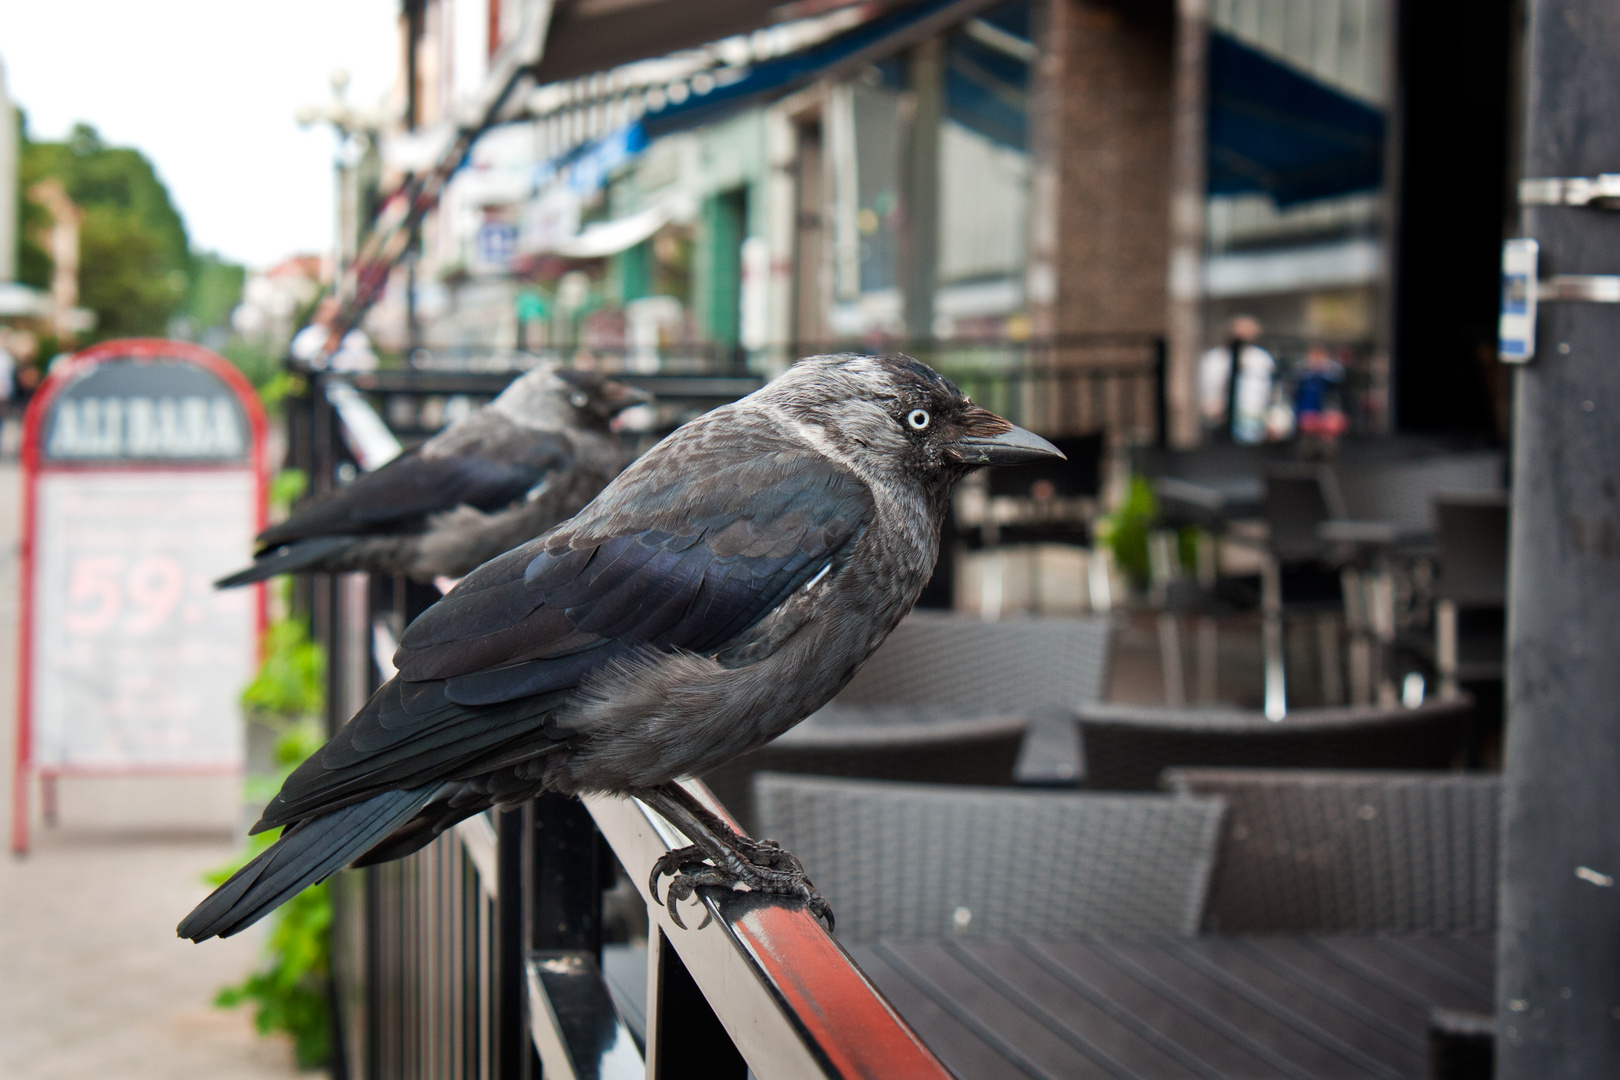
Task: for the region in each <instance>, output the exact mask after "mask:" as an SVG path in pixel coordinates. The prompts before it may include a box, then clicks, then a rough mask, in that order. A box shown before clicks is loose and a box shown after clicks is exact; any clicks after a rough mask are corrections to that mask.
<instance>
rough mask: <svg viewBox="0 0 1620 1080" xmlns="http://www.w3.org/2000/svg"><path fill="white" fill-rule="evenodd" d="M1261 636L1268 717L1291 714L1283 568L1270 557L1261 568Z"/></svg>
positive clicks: (1277, 717) (1273, 717) (1279, 717)
mask: <svg viewBox="0 0 1620 1080" xmlns="http://www.w3.org/2000/svg"><path fill="white" fill-rule="evenodd" d="M1260 618H1261V623H1260V638H1261V645H1262V646H1263V648H1264V651H1265V658H1266V706H1265V710H1266V719H1267V720H1281V719H1282V718H1283V717H1285V716H1287V715H1288V683H1287V676H1286V674H1285V671H1284V667H1283V625H1282V624H1283V613H1282V568H1281V567H1280V566H1279V565H1278V564H1277V560H1276V559H1274V558H1271V557H1269V556H1268V557H1267V559H1266V561H1265V565H1264V566H1263V567H1262V568H1261V571H1260Z"/></svg>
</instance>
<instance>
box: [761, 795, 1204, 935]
mask: <svg viewBox="0 0 1620 1080" xmlns="http://www.w3.org/2000/svg"><path fill="white" fill-rule="evenodd" d="M754 793H755V799H756V800H757V802H758V805H759V814H760V820H761V823H762V825H763V827H764V829H765V832H766V833H768V834H769V835H771V836H773V837H775V838H777V839H778V840H780V841H782V843H783V844H785V845H786V846H787V847H788V848H789V849H790V850H792V851H793V852H794V853H795V854H796V855H798V856H799V858H801V859H802V860H803V861H804V864H805V867H806V869H808V870H809V872H810V876H811V877H812V879H813V880H814V881H815V882H816V884H817V886H818V887H819V888H820V889H821V891H822V892H823V894H824V895H825V896H826V897H827V899H828V901H829V902H830V903H831V904H832V907H833V911H834V912H835V913H836V914H837V916H838V936H839V937H840V938H841V939H843V940H845V941H871V940H874V939H877V938H883V939H887V940H894V939H905V938H910V939H925V938H933V939H938V938H948V937H963V938H974V939H981V940H983V939H1006V938H1010V937H1015V936H1018V935H1024V934H1029V935H1033V936H1036V937H1041V938H1047V939H1051V938H1067V937H1077V936H1081V935H1088V934H1099V935H1108V936H1115V937H1122V936H1123V937H1138V936H1141V937H1146V936H1159V937H1162V936H1187V935H1192V934H1195V933H1197V931H1198V925H1199V921H1200V918H1201V916H1202V914H1203V909H1204V896H1205V892H1206V890H1207V888H1208V881H1209V873H1210V867H1211V864H1212V862H1213V859H1214V853H1215V842H1216V837H1217V835H1218V833H1219V826H1220V819H1221V813H1222V804H1221V802H1220V800H1219V799H1210V798H1179V797H1171V796H1166V795H1089V794H1070V793H1056V792H1021V791H994V790H986V789H983V788H959V787H938V786H932V785H922V784H888V783H873V782H870V781H861V780H830V779H823V778H819V777H794V776H781V775H776V774H772V773H762V774H760V775H759V776H758V777H756V778H755V781H754Z"/></svg>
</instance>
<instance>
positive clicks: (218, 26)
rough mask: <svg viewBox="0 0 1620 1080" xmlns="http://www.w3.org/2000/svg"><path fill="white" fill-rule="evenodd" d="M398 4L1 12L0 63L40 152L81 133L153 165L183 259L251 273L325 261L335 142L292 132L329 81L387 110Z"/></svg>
mask: <svg viewBox="0 0 1620 1080" xmlns="http://www.w3.org/2000/svg"><path fill="white" fill-rule="evenodd" d="M398 11H399V0H273V2H272V0H253V2H249V0H0V61H3V62H4V64H5V71H6V85H7V87H8V89H9V91H10V93H11V97H12V99H13V100H14V101H16V102H17V103H18V104H19V105H21V106H22V108H23V109H24V110H25V111H26V112H27V114H28V124H29V130H30V133H31V134H32V135H33V137H34V138H36V139H58V138H61V137H62V136H64V135H66V134H67V132H68V131H69V129H71V128H72V126H73V124H74V123H75V122H78V121H81V120H82V121H84V122H85V123H88V124H91V125H93V126H94V127H95V128H96V129H97V130H99V131H100V132H101V134H102V137H103V139H105V140H106V141H107V142H109V143H112V144H116V145H121V146H134V147H137V148H139V149H140V150H141V151H143V152H144V153H145V154H146V156H147V157H148V158H150V159H151V160H152V162H153V163H154V164H155V165H156V166H157V171H158V174H159V175H160V176H161V177H162V178H163V180H164V182H165V183H166V184H167V185H168V187H169V194H170V196H171V197H172V198H173V199H174V201H175V205H176V206H178V207H179V210H180V213H181V215H182V216H183V217H184V218H185V222H186V229H187V231H188V232H189V233H190V236H191V242H192V246H193V247H196V248H199V249H210V250H214V251H218V252H220V253H222V254H223V255H225V256H226V257H227V258H230V259H234V260H236V261H239V262H245V263H247V264H249V265H250V266H259V267H262V266H266V265H269V264H270V263H273V262H275V261H277V260H279V259H281V258H282V257H284V256H286V255H291V254H294V253H296V252H305V251H311V252H313V251H324V250H326V249H328V248H329V247H330V246H331V235H332V209H333V207H332V201H333V195H332V136H331V134H330V131H329V129H326V128H314V129H310V130H301V129H300V128H299V127H298V125H297V123H296V122H295V121H294V120H293V113H294V111H295V110H296V109H297V108H298V106H299V105H302V104H306V103H319V102H322V101H325V100H326V99H327V98H328V97H329V96H330V94H331V90H330V86H329V83H328V77H329V75H330V73H331V72H332V70H333V69H334V68H344V69H346V70H347V71H348V72H349V74H350V84H349V99H350V101H352V102H355V103H357V104H368V105H369V104H375V103H378V102H380V101H381V99H382V97H383V95H384V94H385V93H386V92H387V90H388V87H389V86H390V85H391V84H392V82H393V78H394V71H395V68H396V66H397V57H398V38H397V36H396V35H397V30H396V27H395V18H396V15H397V12H398Z"/></svg>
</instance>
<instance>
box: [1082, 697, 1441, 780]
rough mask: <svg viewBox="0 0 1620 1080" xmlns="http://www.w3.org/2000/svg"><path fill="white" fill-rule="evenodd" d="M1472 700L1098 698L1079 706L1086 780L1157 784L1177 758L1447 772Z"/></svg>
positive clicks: (1197, 762) (1217, 763) (1191, 762)
mask: <svg viewBox="0 0 1620 1080" xmlns="http://www.w3.org/2000/svg"><path fill="white" fill-rule="evenodd" d="M1472 708H1473V699H1472V698H1470V697H1468V696H1467V695H1466V694H1460V695H1458V696H1457V697H1455V698H1446V699H1439V698H1436V699H1431V700H1430V701H1427V702H1424V703H1423V704H1422V705H1420V706H1418V707H1417V708H1415V709H1408V708H1406V707H1404V706H1401V705H1396V706H1393V707H1389V708H1384V707H1379V706H1350V707H1340V708H1332V709H1296V710H1294V711H1293V712H1290V713H1289V714H1288V716H1287V717H1286V718H1285V719H1283V720H1279V721H1271V720H1267V719H1266V718H1265V716H1264V715H1263V714H1261V713H1259V712H1251V711H1246V710H1242V709H1235V708H1195V709H1166V708H1162V707H1154V706H1141V705H1116V704H1099V705H1087V706H1085V707H1084V708H1083V709H1081V710H1080V716H1079V720H1078V726H1079V731H1080V745H1081V758H1082V762H1083V764H1082V768H1083V773H1084V782H1085V786H1086V787H1088V788H1103V789H1109V790H1117V791H1149V790H1153V789H1154V788H1156V787H1157V786H1158V782H1159V774H1160V773H1161V772H1163V771H1164V770H1165V769H1166V768H1169V767H1170V766H1172V765H1188V766H1209V767H1235V768H1242V767H1247V766H1270V767H1273V768H1302V769H1303V768H1316V769H1443V768H1447V767H1449V766H1451V765H1452V764H1453V762H1455V761H1456V760H1458V758H1459V756H1460V755H1461V753H1462V750H1463V747H1464V745H1465V743H1466V738H1467V720H1468V717H1469V714H1470V712H1471V710H1472Z"/></svg>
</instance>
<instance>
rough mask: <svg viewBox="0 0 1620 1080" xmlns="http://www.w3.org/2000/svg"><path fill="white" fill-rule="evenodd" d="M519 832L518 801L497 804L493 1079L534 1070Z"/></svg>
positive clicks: (507, 1079) (516, 1077)
mask: <svg viewBox="0 0 1620 1080" xmlns="http://www.w3.org/2000/svg"><path fill="white" fill-rule="evenodd" d="M523 833H524V821H523V810H522V808H521V807H519V808H514V809H511V810H497V811H496V813H495V836H496V847H495V850H496V868H495V874H496V881H497V887H496V893H495V895H496V902H495V950H494V951H495V956H494V961H495V963H494V967H495V1025H494V1027H495V1053H494V1055H493V1057H494V1066H495V1068H494V1075H495V1077H496V1078H497V1080H522V1078H524V1077H527V1076H531V1075H533V1070H532V1069H531V1068H530V1060H529V1059H530V1058H531V1057H532V1056H533V1054H534V1049H533V1045H532V1043H531V1042H530V1039H529V1031H528V1024H527V1023H526V1018H525V1016H524V1009H523V982H524V973H523V937H524V933H523V908H524V904H523V884H524V883H523Z"/></svg>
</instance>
